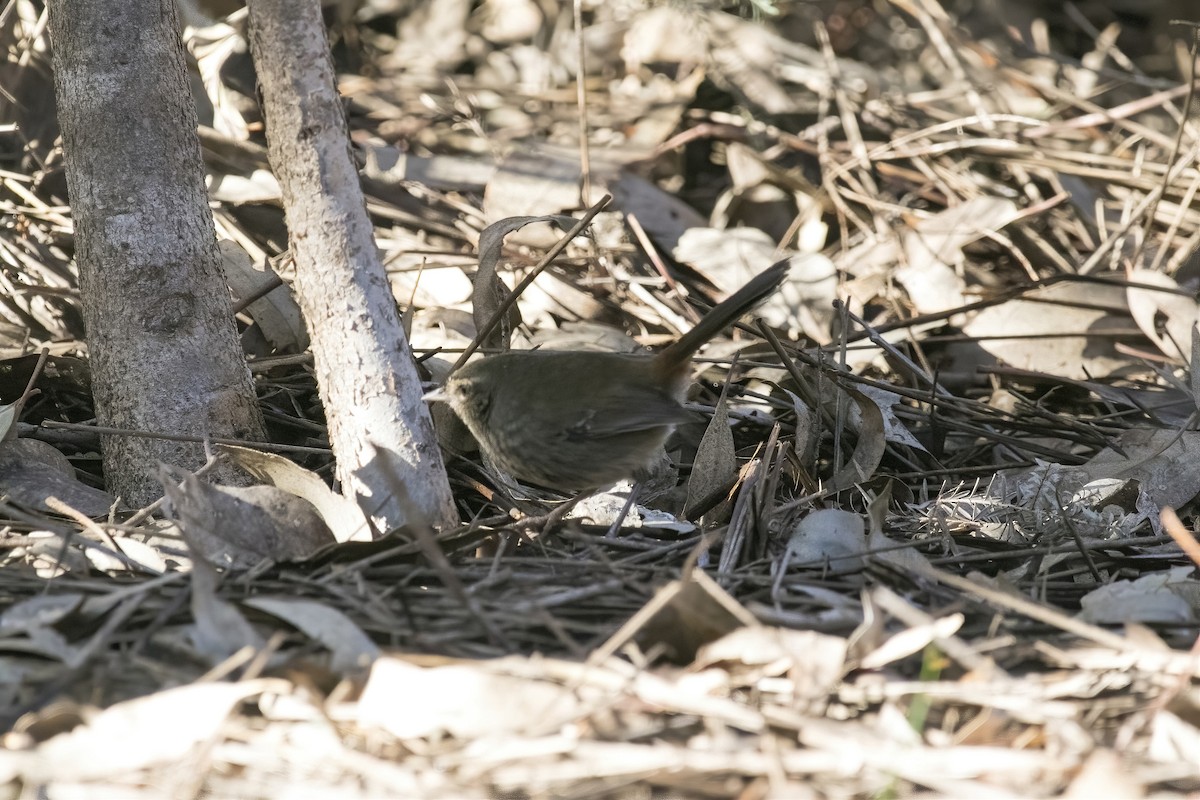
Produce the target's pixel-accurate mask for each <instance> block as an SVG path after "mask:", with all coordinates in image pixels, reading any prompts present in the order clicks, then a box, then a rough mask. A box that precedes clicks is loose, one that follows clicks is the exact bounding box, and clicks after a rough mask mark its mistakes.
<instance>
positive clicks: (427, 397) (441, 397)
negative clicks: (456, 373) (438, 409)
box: [421, 386, 450, 403]
mask: <svg viewBox="0 0 1200 800" xmlns="http://www.w3.org/2000/svg"><path fill="white" fill-rule="evenodd" d="M421 399H422V400H424V401H425V402H426V403H449V402H450V395H448V394H446V387H445V386H439V387H438V388H436V389H434V390H433V391H430V392H426V393H425V394H424V395H422V397H421Z"/></svg>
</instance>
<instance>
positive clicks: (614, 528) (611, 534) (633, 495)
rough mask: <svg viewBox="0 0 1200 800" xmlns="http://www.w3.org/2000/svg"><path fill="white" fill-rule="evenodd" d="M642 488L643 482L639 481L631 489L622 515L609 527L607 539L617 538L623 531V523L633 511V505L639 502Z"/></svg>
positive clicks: (605, 535) (618, 515) (622, 509)
mask: <svg viewBox="0 0 1200 800" xmlns="http://www.w3.org/2000/svg"><path fill="white" fill-rule="evenodd" d="M641 488H642V482H641V481H638V482H637V483H635V484H633V486H631V487H629V497H628V499H626V500H625V505H624V506H622V508H621V513H620V514H617V518H616V519H615V520H613V524H612V525H610V526H609V528H608V532H607V533H605V534H604V538H605V539H613V538H616V535H617V533H618V532H619V531H620V530H621V525H622V523H624V522H625V518H626V517H627V516H629V511H630V509H632V508H633V504H634V503H636V502H637V496H638V492H639V490H640V489H641Z"/></svg>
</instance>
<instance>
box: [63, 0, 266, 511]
mask: <svg viewBox="0 0 1200 800" xmlns="http://www.w3.org/2000/svg"><path fill="white" fill-rule="evenodd" d="M49 14H50V19H49V22H50V40H51V45H52V47H53V58H54V82H55V89H56V95H57V98H58V115H59V120H60V124H61V126H62V135H63V148H64V151H65V155H66V168H67V188H68V191H69V192H70V200H71V208H72V215H73V218H74V224H75V245H76V262H77V264H78V266H79V279H80V288H81V294H82V298H83V314H84V321H85V323H86V325H87V338H88V350H89V355H90V360H91V366H92V384H93V393H94V396H95V403H96V415H97V419H98V421H99V423H100V424H101V425H105V426H109V427H115V428H126V429H134V430H141V431H152V432H162V433H174V434H192V435H198V436H214V437H216V436H220V437H234V438H243V439H261V438H263V425H262V417H261V414H260V412H259V409H258V404H257V401H256V398H255V394H254V383H253V381H252V379H251V377H250V373H249V371H248V370H247V369H246V363H245V359H244V356H243V354H242V351H241V347H240V345H239V342H238V338H237V331H236V328H235V325H234V319H233V313H232V310H231V308H230V301H229V290H228V288H227V287H226V285H225V281H224V278H223V275H222V272H221V257H220V253H219V251H218V250H217V241H216V234H215V232H214V229H213V221H212V215H211V212H210V211H209V207H208V197H207V194H206V192H205V188H204V168H203V164H202V162H201V157H200V143H199V140H198V139H197V136H196V114H195V109H194V107H193V105H192V95H191V93H190V91H189V90H188V83H187V71H186V67H185V61H184V51H183V44H182V43H181V41H180V39H179V30H178V23H177V21H176V16H175V3H174V2H173V1H172V0H123V2H120V3H113V2H111V1H110V0H51V2H50V3H49ZM103 454H104V471H105V477H106V479H107V481H108V485H109V488H110V490H111V491H113V493H115V494H118V495H120V496H121V497H122V498H123V499H124V500H125V501H126V502H128V503H132V504H143V503H146V502H149V501H150V500H152V499H154V498H156V497H158V496H160V495H161V494H162V492H161V489H160V487H159V485H158V482H157V480H156V479H155V477H154V471H155V467H156V465H157V462H158V461H160V460H161V461H165V462H167V463H169V464H173V465H175V466H178V467H182V468H188V469H194V468H196V467H198V466H200V465H201V464H203V463H204V452H203V446H202V445H198V444H189V443H183V442H168V441H163V440H158V439H145V438H133V437H124V436H106V437H104V440H103Z"/></svg>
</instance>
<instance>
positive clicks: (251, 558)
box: [160, 474, 336, 569]
mask: <svg viewBox="0 0 1200 800" xmlns="http://www.w3.org/2000/svg"><path fill="white" fill-rule="evenodd" d="M160 481H162V483H163V489H164V491H165V492H166V495H167V498H168V499H169V500H170V501H171V505H172V506H173V507H174V511H175V516H176V518H177V519H178V520H179V522H180V527H181V528H182V529H183V532H184V535H185V536H186V538H187V542H188V546H189V547H190V548H191V549H192V551H193V553H194V554H196V555H198V556H200V557H202V558H204V559H205V560H207V561H210V562H212V563H214V564H217V565H219V566H228V567H235V568H242V569H246V568H249V567H252V566H254V565H256V564H258V563H259V562H261V561H262V560H264V559H270V560H272V561H300V560H303V559H305V558H308V557H309V556H311V555H313V554H314V553H316V552H317V551H318V550H320V549H322V548H324V547H327V546H328V545H331V544H333V543H335V541H336V540H335V539H334V537H333V534H332V533H331V532H330V530H329V528H328V526H326V525H325V523H324V521H323V520H322V519H321V516H320V514H319V513H318V512H317V509H316V508H315V507H314V506H313V505H312V503H310V502H308V501H307V500H304V499H303V498H301V497H297V496H296V495H294V494H291V493H290V492H286V491H284V490H283V489H280V488H278V487H275V486H246V487H241V486H214V485H213V484H210V483H206V482H204V481H202V480H200V479H199V478H197V477H196V476H195V475H190V474H188V475H185V476H184V477H183V480H182V482H180V483H176V482H175V481H173V480H164V479H163V477H162V476H161V475H160Z"/></svg>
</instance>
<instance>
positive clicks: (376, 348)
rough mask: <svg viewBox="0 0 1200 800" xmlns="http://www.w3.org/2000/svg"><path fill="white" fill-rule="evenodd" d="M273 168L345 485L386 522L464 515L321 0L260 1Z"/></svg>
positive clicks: (258, 40)
mask: <svg viewBox="0 0 1200 800" xmlns="http://www.w3.org/2000/svg"><path fill="white" fill-rule="evenodd" d="M248 5H249V8H250V51H251V53H252V54H253V56H254V63H255V66H256V68H257V70H258V78H259V83H260V86H261V92H262V103H263V114H264V116H265V118H266V122H267V144H268V152H269V155H270V159H271V166H272V168H273V169H274V170H275V175H276V177H277V178H278V179H279V184H280V186H281V187H282V189H283V202H284V206H285V209H286V211H287V224H288V233H289V237H290V240H291V248H292V255H293V256H294V257H295V259H296V290H297V294H298V297H299V300H300V305H301V307H302V308H303V310H304V315H305V319H306V320H307V322H308V326H309V334H310V335H311V337H312V349H313V355H314V358H315V361H316V367H317V381H318V385H319V386H320V392H321V400H322V402H323V403H324V405H325V413H326V418H327V419H328V421H329V437H330V441H331V443H332V445H333V450H334V454H335V455H336V456H337V462H338V464H337V474H338V478H339V479H340V481H341V484H342V490H343V492H344V493H346V494H347V495H351V496H357V497H358V499H359V501H360V503H362V505H363V508H364V510H365V511H367V513H369V514H371V515H372V516H373V517H374V518H375V519H376V520H377V521H378V522H379V524H380V527H381V528H383V529H393V528H396V527H399V526H401V525H403V524H405V523H407V522H418V521H419V522H427V523H430V524H432V525H434V526H437V527H448V526H451V525H454V524H456V523H457V521H458V515H457V513H456V512H455V508H454V503H453V498H452V497H451V495H450V486H449V482H448V480H447V478H446V472H445V467H444V466H443V464H442V457H441V452H440V451H439V450H438V446H437V440H436V438H435V436H434V432H433V424H432V422H431V421H430V417H429V410H428V409H427V408H426V406H425V403H424V402H423V401H422V399H421V397H422V391H421V384H420V380H419V378H418V376H417V371H416V367H415V365H414V364H413V361H412V353H411V351H410V349H409V346H408V340H407V338H406V337H405V335H404V329H403V328H402V327H401V325H400V318H399V314H398V313H397V311H396V303H395V300H394V299H393V297H392V292H391V288H390V287H389V285H388V279H387V274H386V273H385V272H384V269H383V266H382V264H381V263H380V260H379V253H378V251H377V249H376V246H375V238H374V231H373V230H372V228H371V222H370V220H369V219H368V217H367V211H366V203H365V202H364V200H363V194H362V188H361V186H360V184H359V178H358V172H357V170H356V169H355V165H354V160H353V158H352V157H351V153H350V139H349V135H348V132H347V129H346V118H345V114H344V112H343V110H342V105H341V100H340V98H339V96H338V93H337V87H336V85H335V82H334V74H333V64H332V63H331V60H330V55H329V45H328V41H327V39H326V35H325V26H324V24H323V22H322V19H321V9H320V5H319V3H318V0H251V2H249V3H248Z"/></svg>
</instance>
